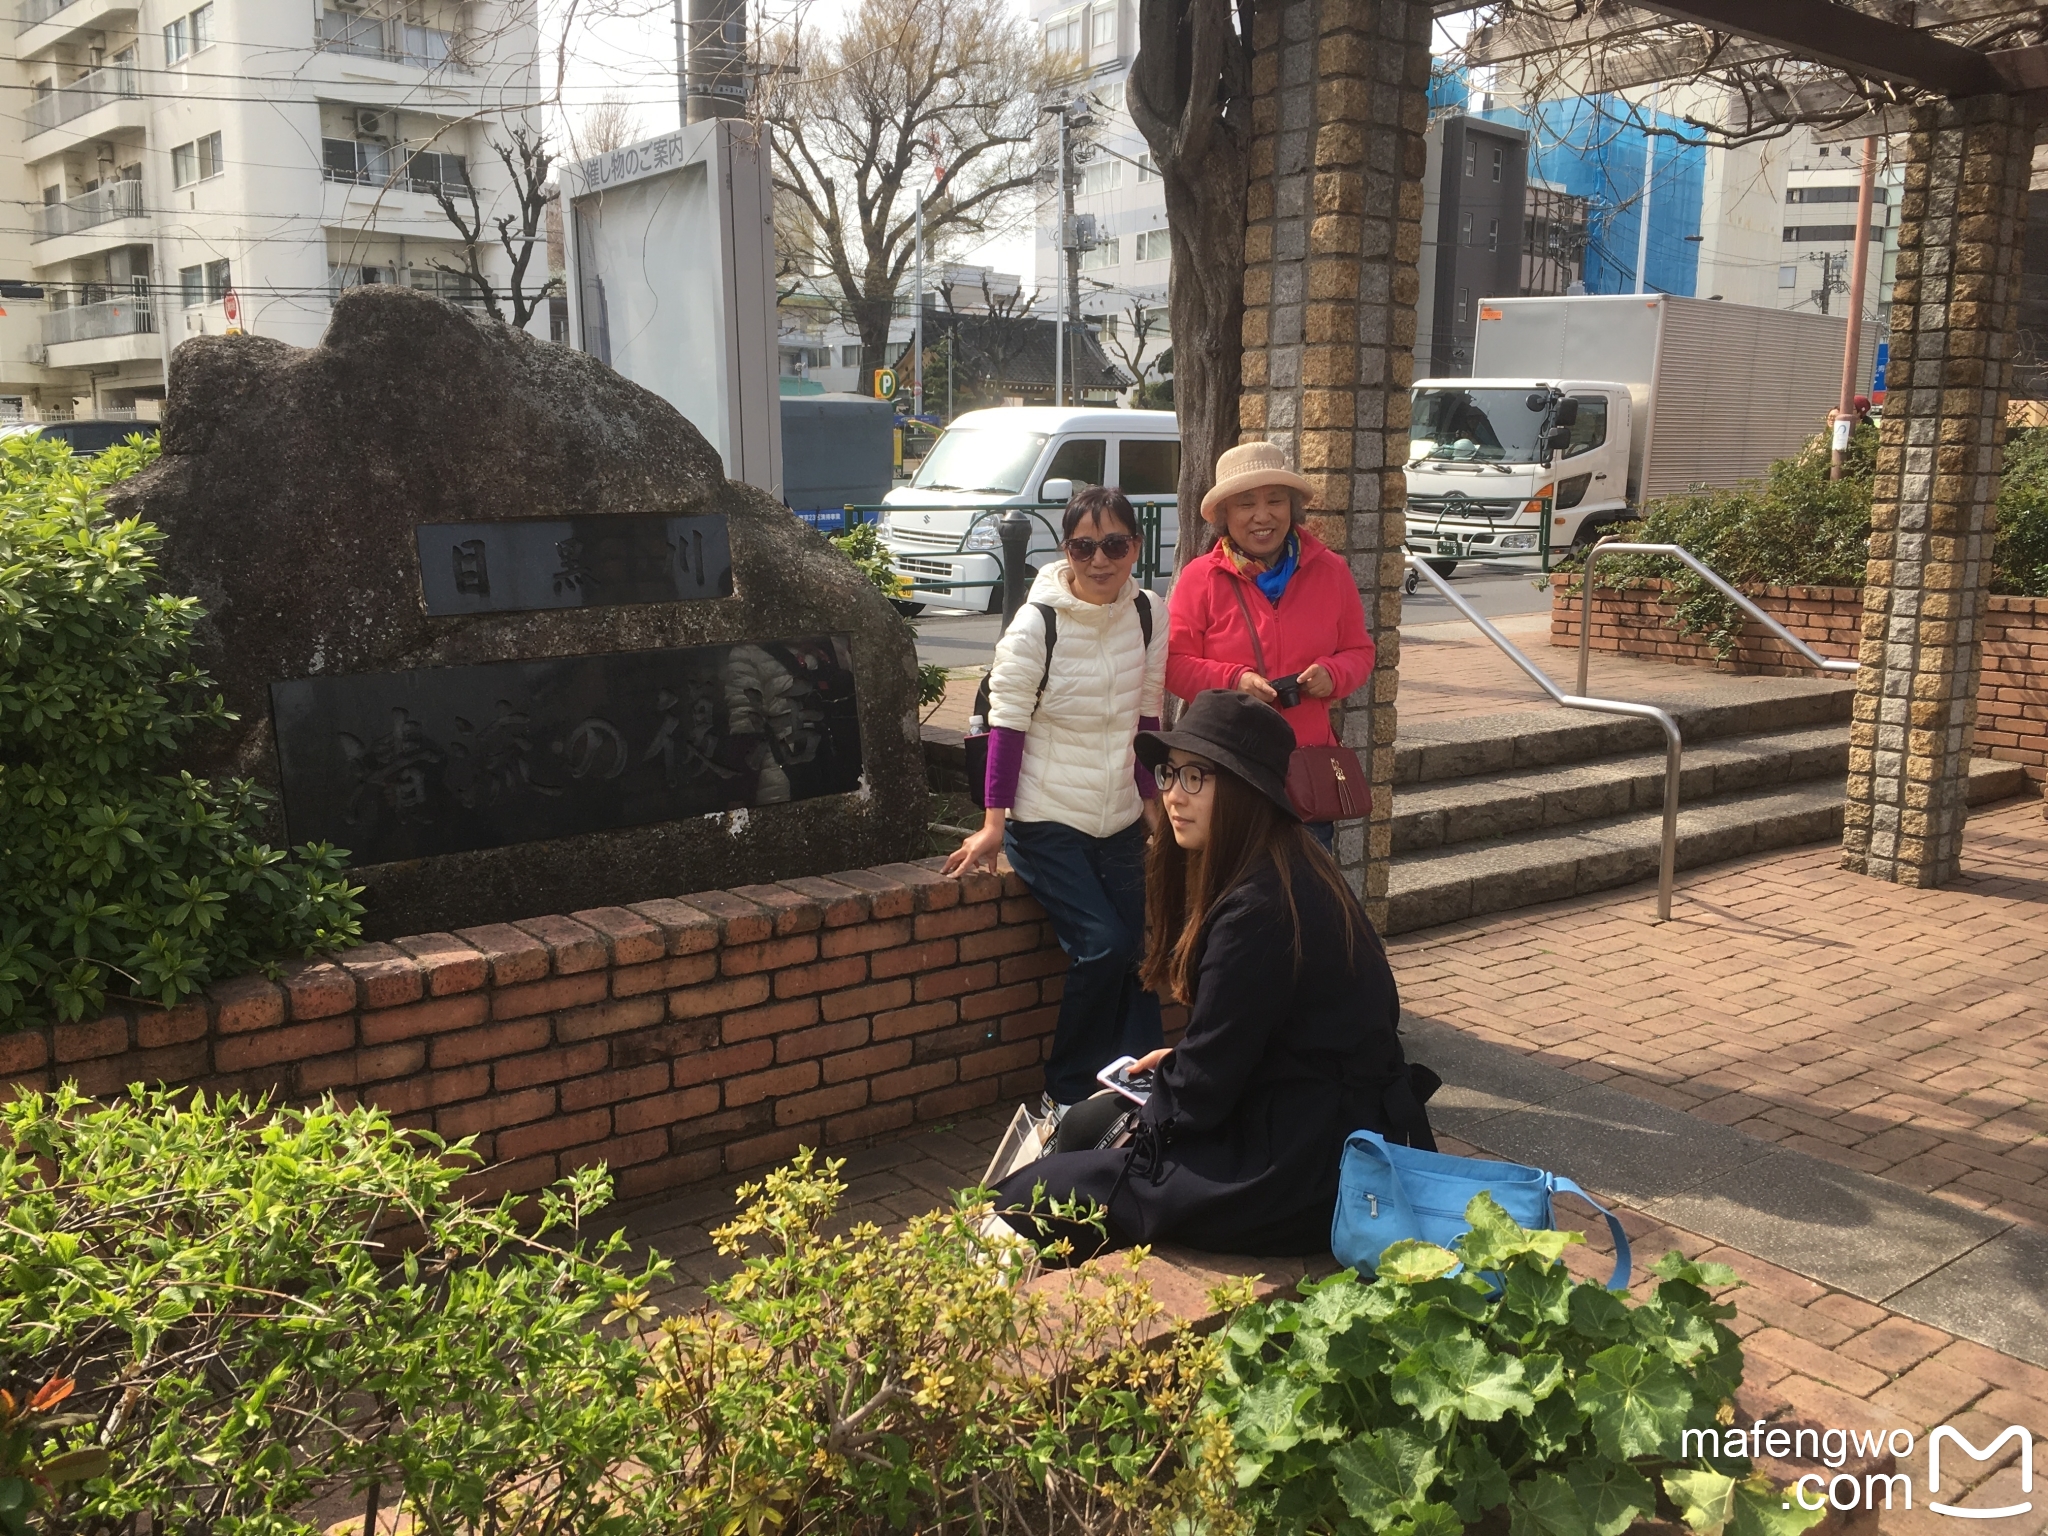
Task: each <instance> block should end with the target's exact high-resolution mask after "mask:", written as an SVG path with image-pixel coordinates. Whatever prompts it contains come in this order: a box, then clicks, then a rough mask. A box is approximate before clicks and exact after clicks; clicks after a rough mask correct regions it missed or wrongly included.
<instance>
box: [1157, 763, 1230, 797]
mask: <svg viewBox="0 0 2048 1536" xmlns="http://www.w3.org/2000/svg"><path fill="white" fill-rule="evenodd" d="M1215 774H1216V770H1215V769H1213V768H1204V767H1203V766H1202V765H1201V764H1200V763H1180V764H1178V765H1176V764H1173V763H1161V764H1160V765H1159V766H1158V767H1157V768H1154V769H1153V770H1152V777H1153V779H1154V780H1155V781H1157V783H1158V785H1159V787H1160V788H1161V789H1173V788H1176V787H1178V788H1179V790H1180V792H1181V793H1182V794H1184V795H1199V794H1200V793H1201V792H1202V791H1203V790H1204V789H1206V788H1207V787H1208V785H1209V780H1210V779H1212V778H1214V777H1215Z"/></svg>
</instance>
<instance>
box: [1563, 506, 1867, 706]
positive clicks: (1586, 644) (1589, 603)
mask: <svg viewBox="0 0 2048 1536" xmlns="http://www.w3.org/2000/svg"><path fill="white" fill-rule="evenodd" d="M1602 555H1665V556H1668V557H1669V558H1671V559H1673V560H1677V561H1681V562H1683V563H1684V564H1685V565H1687V566H1689V567H1691V569H1692V570H1693V572H1694V573H1695V574H1697V575H1700V576H1704V577H1705V578H1706V579H1707V580H1708V581H1709V582H1710V583H1712V584H1713V587H1714V589H1715V590H1716V591H1717V592H1719V593H1720V594H1721V595H1722V596H1723V597H1725V598H1727V599H1728V600H1729V601H1730V602H1732V603H1734V604H1735V606H1736V607H1738V608H1740V609H1741V610H1742V611H1743V612H1744V613H1746V614H1748V615H1749V616H1750V617H1751V618H1752V619H1755V620H1756V621H1757V623H1759V624H1761V625H1763V627H1764V628H1765V629H1768V630H1769V631H1770V632H1771V633H1772V634H1774V635H1776V636H1777V637H1778V638H1779V639H1780V640H1782V641H1784V642H1785V643H1786V644H1787V645H1789V646H1791V647H1792V649H1793V650H1795V651H1797V652H1798V653H1799V654H1800V655H1801V656H1804V657H1805V658H1806V659H1807V660H1808V661H1810V662H1812V663H1813V664H1814V665H1815V666H1816V667H1819V668H1820V669H1821V671H1823V672H1856V671H1859V670H1861V668H1862V663H1861V662H1856V661H1845V660H1841V659H1839V658H1836V657H1832V656H1823V655H1821V653H1820V652H1819V651H1816V650H1815V649H1814V648H1813V647H1812V646H1810V645H1808V644H1807V643H1806V642H1805V641H1804V640H1802V639H1800V638H1799V637H1798V636H1797V635H1795V634H1793V633H1792V631H1791V630H1789V629H1787V628H1786V627H1785V626H1784V625H1783V624H1780V623H1779V622H1778V621H1777V620H1776V619H1774V618H1772V617H1771V616H1770V615H1769V614H1768V613H1765V612H1764V611H1763V609H1761V608H1759V607H1757V605H1756V604H1755V603H1753V602H1751V601H1750V600H1749V599H1748V598H1746V597H1744V596H1743V595H1742V594H1741V593H1740V592H1738V591H1736V590H1735V588H1734V587H1732V586H1730V585H1729V584H1728V583H1727V582H1726V581H1725V580H1723V579H1722V577H1721V576H1720V574H1719V573H1718V572H1717V571H1715V570H1714V569H1713V568H1712V567H1711V566H1709V565H1708V564H1707V563H1706V562H1705V561H1703V560H1701V559H1700V558H1699V557H1698V556H1697V555H1695V554H1693V553H1692V552H1691V551H1690V550H1687V549H1683V548H1681V547H1680V546H1678V545H1676V544H1624V543H1621V542H1620V541H1618V540H1606V539H1603V540H1601V541H1600V542H1599V543H1597V544H1595V545H1594V546H1593V547H1592V548H1591V549H1589V550H1587V551H1586V573H1585V576H1584V577H1583V578H1582V580H1581V582H1580V586H1581V587H1582V588H1583V590H1582V591H1581V593H1580V604H1579V692H1581V693H1584V692H1585V691H1586V673H1587V671H1588V669H1589V668H1590V667H1591V666H1592V664H1593V564H1594V562H1595V561H1597V560H1598V559H1599V558H1600V557H1601V556H1602Z"/></svg>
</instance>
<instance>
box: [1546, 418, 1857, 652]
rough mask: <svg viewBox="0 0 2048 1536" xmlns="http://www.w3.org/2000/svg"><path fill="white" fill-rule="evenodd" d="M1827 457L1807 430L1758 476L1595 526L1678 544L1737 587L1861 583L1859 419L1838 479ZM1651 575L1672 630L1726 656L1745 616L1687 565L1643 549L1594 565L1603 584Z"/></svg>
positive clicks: (1822, 439) (1824, 446) (1824, 443)
mask: <svg viewBox="0 0 2048 1536" xmlns="http://www.w3.org/2000/svg"><path fill="white" fill-rule="evenodd" d="M1830 458H1831V453H1830V450H1829V447H1828V440H1827V437H1826V436H1825V435H1822V436H1819V437H1815V438H1813V439H1811V440H1810V441H1809V442H1808V443H1807V445H1806V446H1805V447H1804V448H1803V449H1801V450H1800V452H1799V453H1798V454H1797V455H1796V456H1794V457H1792V458H1789V459H1780V460H1778V462H1777V463H1775V464H1773V465H1772V466H1771V467H1770V470H1769V472H1768V473H1767V474H1766V475H1765V477H1764V478H1763V479H1762V480H1751V481H1746V482H1744V483H1743V484H1742V485H1740V486H1738V487H1736V488H1734V489H1732V490H1710V489H1709V488H1707V487H1706V486H1697V487H1695V488H1694V489H1693V490H1691V491H1688V492H1686V493H1685V494H1684V495H1682V496H1669V497H1665V498H1664V499H1662V500H1660V501H1653V502H1651V503H1650V504H1649V506H1648V508H1647V509H1645V511H1644V514H1643V517H1642V518H1641V520H1640V521H1637V522H1633V523H1624V524H1621V525H1620V526H1618V527H1614V528H1610V529H1605V530H1603V532H1608V533H1612V534H1614V535H1617V536H1618V537H1620V538H1623V539H1628V540H1632V541H1634V542H1636V543H1643V544H1677V545H1679V546H1681V547H1682V548H1684V549H1686V550H1689V551H1690V552H1691V553H1693V554H1695V555H1697V556H1699V558H1700V559H1702V560H1704V561H1705V562H1706V563H1707V564H1708V565H1709V566H1711V567H1713V569H1714V570H1715V571H1716V572H1718V573H1719V574H1720V575H1721V576H1722V577H1723V578H1724V579H1726V580H1727V581H1728V582H1730V583H1731V584H1733V585H1734V586H1735V587H1737V588H1738V589H1740V590H1742V591H1744V592H1754V591H1755V590H1756V589H1758V588H1760V587H1785V586H1814V587H1860V586H1862V585H1863V578H1864V572H1865V567H1866V565H1867V564H1868V562H1869V558H1870V491H1871V481H1872V479H1873V477H1874V475H1875V472H1876V468H1877V428H1876V427H1874V426H1872V425H1870V424H1869V423H1868V422H1865V423H1862V424H1860V425H1859V426H1858V427H1857V428H1856V430H1855V432H1854V433H1853V434H1851V437H1850V441H1849V452H1848V455H1847V457H1846V460H1845V463H1844V469H1843V474H1842V478H1841V479H1839V480H1830V479H1829V478H1828V465H1829V462H1830ZM1567 563H1568V564H1569V562H1567ZM1660 577H1661V578H1663V579H1665V580H1667V581H1669V582H1670V583H1671V589H1672V590H1671V600H1672V605H1673V607H1674V608H1675V610H1676V612H1675V614H1674V615H1673V620H1672V623H1673V627H1674V628H1676V629H1677V630H1678V632H1679V633H1680V634H1685V635H1704V636H1706V639H1707V644H1708V646H1709V647H1710V648H1711V649H1712V650H1713V652H1714V654H1715V655H1717V656H1720V657H1723V658H1725V657H1729V656H1732V655H1734V654H1735V645H1736V641H1737V639H1738V637H1739V636H1740V635H1741V633H1742V626H1743V624H1744V623H1745V622H1746V621H1745V619H1744V618H1743V614H1742V610H1741V609H1740V608H1737V607H1736V606H1735V604H1733V603H1731V602H1729V601H1728V599H1727V598H1725V597H1723V596H1722V595H1721V594H1720V593H1719V592H1717V591H1715V590H1714V588H1713V587H1712V586H1711V585H1709V584H1708V583H1707V582H1705V581H1702V580H1701V579H1700V578H1699V577H1698V576H1696V575H1694V574H1693V573H1692V572H1691V571H1690V570H1688V569H1687V568H1686V567H1684V566H1682V565H1679V564H1677V563H1676V562H1674V561H1671V560H1665V559H1661V558H1659V557H1657V556H1650V555H1639V556H1620V557H1614V558H1610V559H1606V560H1602V561H1601V562H1600V580H1601V583H1602V584H1603V585H1605V584H1607V583H1610V582H1611V583H1613V584H1615V585H1616V586H1619V587H1624V588H1626V587H1629V586H1635V585H1639V584H1641V583H1642V582H1644V581H1646V580H1650V579H1654V578H1660Z"/></svg>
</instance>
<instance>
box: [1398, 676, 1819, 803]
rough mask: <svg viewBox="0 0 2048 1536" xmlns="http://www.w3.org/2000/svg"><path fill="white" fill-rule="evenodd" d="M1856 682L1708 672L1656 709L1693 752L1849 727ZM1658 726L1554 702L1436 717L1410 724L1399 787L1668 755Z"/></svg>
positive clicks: (1402, 746) (1401, 745) (1401, 749)
mask: <svg viewBox="0 0 2048 1536" xmlns="http://www.w3.org/2000/svg"><path fill="white" fill-rule="evenodd" d="M1855 696H1856V689H1855V685H1854V684H1853V683H1845V682H1838V681H1835V680H1833V679H1811V678H1799V677H1729V678H1722V677H1718V676H1717V675H1716V674H1713V673H1706V674H1700V676H1699V679H1698V680H1688V685H1687V687H1686V690H1685V692H1684V693H1683V694H1678V695H1673V696H1670V697H1666V698H1659V699H1655V700H1651V701H1649V702H1653V703H1657V704H1659V705H1660V706H1661V707H1662V708H1664V709H1666V710H1668V711H1669V712H1670V714H1671V715H1672V717H1673V718H1674V719H1676V720H1677V721H1678V728H1679V731H1680V733H1681V734H1682V735H1683V736H1684V737H1685V744H1686V747H1687V748H1688V749H1690V748H1692V747H1693V746H1694V745H1695V744H1696V743H1699V742H1705V741H1713V740H1717V739H1719V738H1722V737H1728V736H1753V735H1757V734H1759V733H1761V732H1767V731H1784V730H1794V729H1798V728H1801V727H1804V726H1814V725H1826V724H1830V723H1832V722H1836V721H1846V720H1848V718H1849V711H1850V708H1851V706H1852V704H1853V703H1854V701H1855ZM1663 746H1664V732H1663V730H1662V729H1661V728H1659V726H1658V725H1657V723H1656V722H1655V721H1654V720H1642V719H1635V718H1631V717H1629V716H1625V715H1603V714H1598V713H1595V712H1594V711H1591V710H1580V709H1562V708H1557V707H1554V706H1548V705H1546V706H1545V707H1544V708H1542V709H1535V710H1528V711H1524V712H1522V713H1519V714H1494V715H1471V716H1467V717H1465V718H1463V719H1459V718H1430V719H1423V720H1418V721H1416V722H1415V723H1414V724H1413V725H1412V726H1411V725H1405V724H1404V725H1403V726H1402V728H1401V737H1400V740H1399V742H1398V743H1397V744H1396V745H1395V748H1394V782H1395V784H1397V785H1400V784H1429V783H1440V782H1442V781H1443V780H1446V779H1462V778H1469V777H1471V776H1473V775H1475V774H1501V773H1509V772H1512V771H1514V770H1516V769H1519V768H1553V767H1557V766H1558V765H1560V764H1563V763H1581V762H1586V761H1588V760H1589V759H1592V758H1600V757H1613V756H1618V755H1621V754H1625V753H1636V752H1652V751H1657V752H1661V751H1662V750H1663Z"/></svg>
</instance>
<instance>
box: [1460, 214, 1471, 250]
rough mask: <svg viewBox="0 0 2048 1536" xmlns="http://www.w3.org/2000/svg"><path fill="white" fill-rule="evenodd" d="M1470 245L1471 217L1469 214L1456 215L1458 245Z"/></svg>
mask: <svg viewBox="0 0 2048 1536" xmlns="http://www.w3.org/2000/svg"><path fill="white" fill-rule="evenodd" d="M1471 243H1472V215H1471V214H1469V213H1461V214H1459V215H1458V244H1460V245H1470V244H1471Z"/></svg>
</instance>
